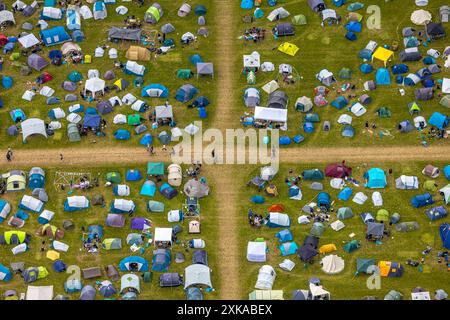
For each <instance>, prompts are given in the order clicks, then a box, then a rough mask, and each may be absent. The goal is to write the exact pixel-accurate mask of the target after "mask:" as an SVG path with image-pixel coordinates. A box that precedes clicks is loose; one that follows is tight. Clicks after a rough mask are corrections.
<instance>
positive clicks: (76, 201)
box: [64, 196, 90, 212]
mask: <svg viewBox="0 0 450 320" xmlns="http://www.w3.org/2000/svg"><path fill="white" fill-rule="evenodd" d="M89 206H90V203H89V199H88V198H86V197H85V196H71V197H67V199H66V201H65V202H64V211H67V212H74V211H80V210H84V209H88V208H89Z"/></svg>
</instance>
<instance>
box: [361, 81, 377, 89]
mask: <svg viewBox="0 0 450 320" xmlns="http://www.w3.org/2000/svg"><path fill="white" fill-rule="evenodd" d="M376 88H377V84H376V83H375V81H373V80H369V81H366V82H364V89H366V90H369V91H372V90H375V89H376Z"/></svg>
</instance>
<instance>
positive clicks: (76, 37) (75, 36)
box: [72, 30, 84, 42]
mask: <svg viewBox="0 0 450 320" xmlns="http://www.w3.org/2000/svg"><path fill="white" fill-rule="evenodd" d="M72 40H73V41H75V42H82V41H84V33H83V31H81V30H75V31H74V32H72Z"/></svg>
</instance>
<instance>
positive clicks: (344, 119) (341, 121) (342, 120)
mask: <svg viewBox="0 0 450 320" xmlns="http://www.w3.org/2000/svg"><path fill="white" fill-rule="evenodd" d="M352 120H353V119H352V117H351V116H349V115H348V114H345V113H344V114H341V116H340V117H339V119H338V121H337V122H338V123H339V124H352Z"/></svg>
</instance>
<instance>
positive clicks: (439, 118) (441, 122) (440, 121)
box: [428, 112, 450, 130]
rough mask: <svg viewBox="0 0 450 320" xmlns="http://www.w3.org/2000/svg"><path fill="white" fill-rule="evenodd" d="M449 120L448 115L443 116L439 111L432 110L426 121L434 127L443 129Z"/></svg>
mask: <svg viewBox="0 0 450 320" xmlns="http://www.w3.org/2000/svg"><path fill="white" fill-rule="evenodd" d="M449 121H450V117H447V116H445V115H444V114H442V113H440V112H434V113H433V114H432V115H431V117H430V118H429V120H428V123H429V124H430V125H431V126H435V127H436V128H438V129H440V130H443V129H445V128H446V127H447V126H448V124H449Z"/></svg>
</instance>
